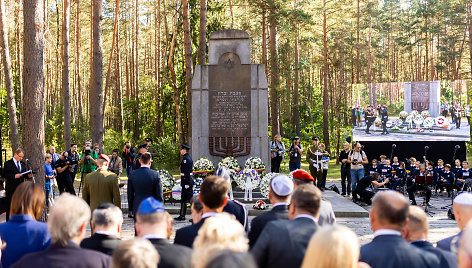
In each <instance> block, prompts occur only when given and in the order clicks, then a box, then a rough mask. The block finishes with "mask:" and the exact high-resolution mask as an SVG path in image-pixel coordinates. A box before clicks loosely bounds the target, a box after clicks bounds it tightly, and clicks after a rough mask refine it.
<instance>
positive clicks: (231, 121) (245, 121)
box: [208, 52, 251, 137]
mask: <svg viewBox="0 0 472 268" xmlns="http://www.w3.org/2000/svg"><path fill="white" fill-rule="evenodd" d="M209 67H210V69H209V90H208V91H209V99H210V103H209V104H210V105H209V116H210V120H209V128H210V137H250V136H251V79H250V78H251V76H250V71H251V67H250V65H241V62H240V59H239V57H238V55H236V54H234V53H231V52H229V53H225V54H223V55H222V56H221V57H220V59H219V62H218V65H212V66H209Z"/></svg>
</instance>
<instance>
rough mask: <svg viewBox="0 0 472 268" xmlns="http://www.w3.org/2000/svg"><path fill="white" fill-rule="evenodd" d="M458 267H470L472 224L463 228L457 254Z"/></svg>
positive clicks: (471, 260)
mask: <svg viewBox="0 0 472 268" xmlns="http://www.w3.org/2000/svg"><path fill="white" fill-rule="evenodd" d="M457 261H458V263H459V267H472V222H471V223H469V224H468V225H467V226H466V227H464V232H463V233H462V238H461V241H460V245H459V250H458V252H457Z"/></svg>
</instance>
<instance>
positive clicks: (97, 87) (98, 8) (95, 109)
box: [89, 0, 103, 148]
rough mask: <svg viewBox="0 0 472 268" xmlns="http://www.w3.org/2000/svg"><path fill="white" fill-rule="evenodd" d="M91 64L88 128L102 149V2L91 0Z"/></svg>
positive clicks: (94, 141)
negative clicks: (89, 127)
mask: <svg viewBox="0 0 472 268" xmlns="http://www.w3.org/2000/svg"><path fill="white" fill-rule="evenodd" d="M92 5H93V20H92V22H93V36H92V43H93V62H92V74H91V79H92V83H91V88H90V97H89V106H90V126H91V128H92V139H93V143H98V144H99V146H100V148H103V109H102V103H103V53H102V41H103V40H102V38H103V36H102V1H101V0H93V1H92Z"/></svg>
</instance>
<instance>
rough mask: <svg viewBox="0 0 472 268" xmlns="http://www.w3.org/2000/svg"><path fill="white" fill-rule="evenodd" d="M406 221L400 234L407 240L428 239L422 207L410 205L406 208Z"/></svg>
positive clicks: (427, 228)
mask: <svg viewBox="0 0 472 268" xmlns="http://www.w3.org/2000/svg"><path fill="white" fill-rule="evenodd" d="M407 218H408V221H407V224H405V226H404V227H403V230H402V235H403V237H404V238H405V239H406V240H407V241H408V242H410V241H415V240H422V239H428V230H429V227H428V219H427V217H426V213H425V212H424V210H423V208H421V207H418V206H410V207H409V208H408V217H407Z"/></svg>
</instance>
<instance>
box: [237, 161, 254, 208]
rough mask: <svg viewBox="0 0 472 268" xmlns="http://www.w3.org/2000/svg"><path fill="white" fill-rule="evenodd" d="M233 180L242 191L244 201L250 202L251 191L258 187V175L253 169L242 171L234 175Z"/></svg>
mask: <svg viewBox="0 0 472 268" xmlns="http://www.w3.org/2000/svg"><path fill="white" fill-rule="evenodd" d="M234 180H235V181H236V183H237V184H238V186H239V187H240V188H241V189H243V190H244V200H245V201H247V200H248V199H249V201H252V191H253V190H255V189H256V188H257V186H259V181H260V178H259V174H258V173H257V172H256V170H254V169H244V170H243V171H240V172H238V173H237V174H236V176H235V177H234Z"/></svg>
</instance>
